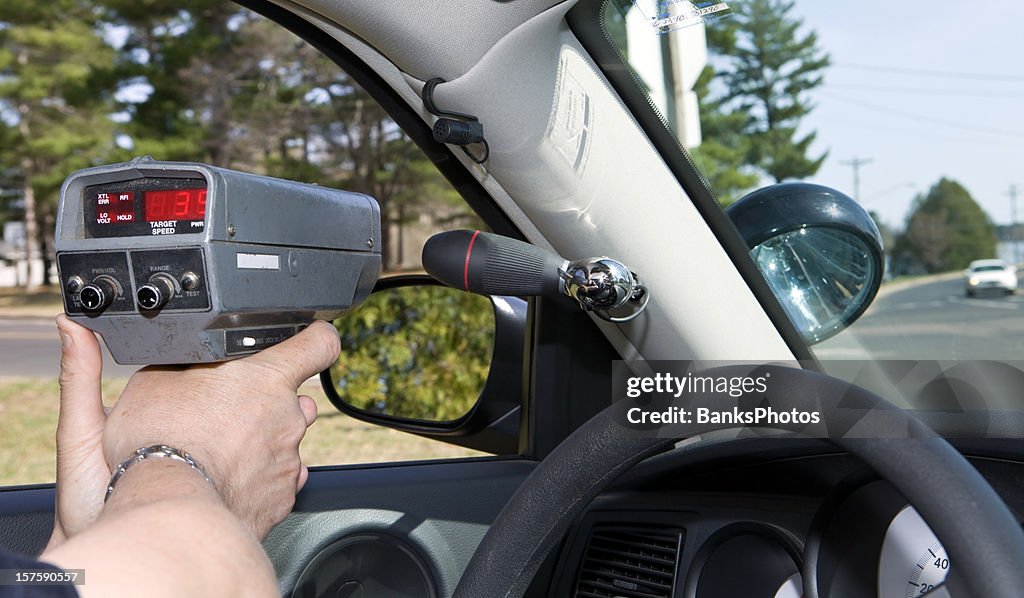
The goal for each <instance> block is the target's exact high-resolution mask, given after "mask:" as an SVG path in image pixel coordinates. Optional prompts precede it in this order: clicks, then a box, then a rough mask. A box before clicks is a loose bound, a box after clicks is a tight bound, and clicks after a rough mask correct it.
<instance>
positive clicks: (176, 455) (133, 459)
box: [103, 444, 217, 502]
mask: <svg viewBox="0 0 1024 598" xmlns="http://www.w3.org/2000/svg"><path fill="white" fill-rule="evenodd" d="M146 459H171V460H172V461H180V462H182V463H184V464H186V465H188V466H189V467H191V468H192V469H194V470H196V471H197V472H198V473H199V475H201V476H203V479H204V480H206V481H207V482H209V483H210V485H211V486H213V488H214V489H216V488H217V485H216V484H214V483H213V480H212V479H211V478H210V475H209V474H208V473H206V469H204V468H203V466H202V465H200V464H199V462H197V461H196V460H195V459H193V458H192V455H190V454H188V453H186V452H185V451H183V450H179V449H176V448H174V447H173V446H167V445H166V444H154V445H153V446H147V447H143V448H140V449H136V450H135V452H134V453H132V455H131V456H130V457H128V458H127V459H125V460H124V461H122V462H121V464H120V465H118V466H117V469H115V470H114V475H112V476H111V477H110V483H109V484H107V495H106V496H105V497H104V498H103V502H107V500H109V499H110V495H111V494H113V493H114V486H115V485H117V482H118V480H120V479H121V478H122V477H123V476H124V473H125V472H126V471H128V468H129V467H131V466H132V465H135V464H136V463H141V462H143V461H145V460H146Z"/></svg>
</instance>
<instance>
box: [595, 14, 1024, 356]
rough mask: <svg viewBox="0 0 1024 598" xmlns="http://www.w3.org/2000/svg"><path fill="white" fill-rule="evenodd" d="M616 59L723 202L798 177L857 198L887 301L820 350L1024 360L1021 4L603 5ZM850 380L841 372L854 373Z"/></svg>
mask: <svg viewBox="0 0 1024 598" xmlns="http://www.w3.org/2000/svg"><path fill="white" fill-rule="evenodd" d="M602 19H603V23H602V27H603V29H604V32H605V35H606V37H607V38H608V39H609V40H610V41H611V42H612V43H613V44H614V45H615V46H617V48H618V49H619V51H620V53H621V55H622V56H623V58H624V60H626V61H627V62H628V63H629V65H630V67H631V68H632V70H633V71H634V73H635V75H636V78H637V80H638V81H639V83H640V84H641V87H643V88H644V89H645V90H646V91H647V93H648V95H649V97H650V100H651V104H652V106H653V107H654V108H655V109H656V110H657V111H658V112H660V114H661V115H662V116H663V120H664V121H665V123H666V125H667V126H668V127H669V129H670V130H671V131H673V132H674V133H675V134H676V136H677V137H678V140H679V142H680V145H681V147H683V148H685V151H686V154H687V155H688V157H689V158H690V160H691V162H692V164H693V165H694V166H695V167H696V168H697V170H698V171H699V172H700V173H701V174H702V175H703V177H704V178H705V179H706V181H707V184H708V186H709V187H710V189H711V191H712V192H713V194H714V195H715V196H716V197H717V199H718V201H719V202H720V203H721V204H722V205H723V207H724V206H728V205H729V204H731V203H732V202H734V201H736V200H737V199H739V198H741V197H743V196H744V195H745V194H747V193H749V192H751V191H752V190H755V189H758V188H762V187H765V186H768V185H771V184H774V183H778V182H784V181H805V182H812V183H818V184H821V185H825V186H828V187H831V188H833V189H837V190H840V191H842V192H843V193H845V194H846V195H848V196H850V197H852V198H853V199H854V200H856V202H858V203H859V204H860V205H861V206H862V207H863V208H864V209H865V210H866V211H868V212H869V213H870V215H871V217H872V218H873V219H874V221H875V223H876V224H877V227H878V229H879V231H880V233H881V237H882V240H883V244H884V250H885V275H884V281H883V284H882V286H881V290H880V292H879V293H878V295H877V297H876V298H875V299H874V301H873V303H872V304H871V306H870V307H869V308H868V309H867V311H866V312H865V313H864V314H863V315H862V316H861V317H860V319H859V320H857V321H856V322H855V323H853V325H852V326H850V327H849V328H847V329H846V330H844V331H843V332H841V333H839V334H838V335H836V336H833V337H832V338H829V339H828V340H825V341H824V342H820V343H818V344H815V345H813V346H812V347H811V350H812V352H813V353H814V355H815V357H816V358H818V359H819V360H820V361H821V362H822V363H823V365H824V367H825V369H826V370H827V371H833V370H836V369H837V368H838V370H843V371H844V372H846V371H847V370H848V369H849V367H848V364H847V365H846V366H838V365H835V364H836V363H838V362H842V361H846V360H863V361H872V362H878V361H879V360H897V359H899V360H902V359H915V360H946V361H949V360H955V361H964V360H985V359H988V360H1004V361H1005V360H1014V359H1018V358H1019V356H1020V355H1021V354H1022V350H1024V295H1021V294H1018V292H1017V281H1016V274H1015V269H1007V270H1004V267H1003V266H1002V265H995V264H991V263H990V264H982V265H979V267H978V268H977V269H976V270H975V271H977V272H995V271H1005V272H1007V273H1008V274H1007V276H1005V277H1003V278H1000V279H998V280H996V279H987V280H978V279H974V278H971V277H969V276H967V275H966V274H965V273H966V269H967V268H968V267H969V266H970V264H971V263H972V262H974V261H976V260H982V259H1000V260H1003V261H1004V262H1006V264H1008V265H1015V266H1018V267H1019V265H1020V264H1021V260H1022V256H1021V253H1022V251H1021V244H1022V243H1021V240H1022V235H1024V231H1022V230H1021V228H1022V227H1021V225H1020V224H1019V223H1018V213H1017V200H1018V197H1019V195H1020V194H1021V193H1022V192H1024V187H1022V185H1024V176H1022V175H1021V170H1020V167H1019V162H1020V155H1021V154H1020V148H1021V143H1022V141H1024V126H1022V125H1019V124H1018V123H1019V122H1020V119H1019V115H1020V113H1021V108H1022V107H1024V69H1021V68H1020V66H1019V61H1017V60H1016V55H1015V54H1014V53H1013V52H1008V51H1007V40H1014V39H1017V38H1018V37H1019V33H1018V32H1017V31H1016V29H1017V24H1018V23H1020V22H1021V21H1022V20H1024V4H1020V3H1001V4H1000V8H999V10H998V15H996V14H995V13H993V12H992V11H981V10H977V9H975V8H974V7H971V6H966V5H965V6H962V7H960V8H959V9H958V10H936V8H935V4H934V3H932V2H926V1H925V0H906V1H904V2H899V3H884V4H883V3H867V4H865V3H860V2H857V3H852V2H817V1H813V0H739V1H736V2H734V1H732V0H729V1H727V2H685V1H683V2H680V1H674V0H672V1H667V0H609V1H608V2H606V4H605V10H604V11H603V13H602ZM844 375H846V374H844Z"/></svg>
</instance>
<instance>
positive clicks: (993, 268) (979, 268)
mask: <svg viewBox="0 0 1024 598" xmlns="http://www.w3.org/2000/svg"><path fill="white" fill-rule="evenodd" d="M1005 270H1006V266H975V267H973V268H971V271H972V272H1003V271H1005Z"/></svg>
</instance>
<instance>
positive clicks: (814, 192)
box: [726, 183, 885, 344]
mask: <svg viewBox="0 0 1024 598" xmlns="http://www.w3.org/2000/svg"><path fill="white" fill-rule="evenodd" d="M726 213H727V214H728V215H729V217H730V218H731V219H732V221H733V223H734V224H735V225H736V228H738V229H739V231H740V234H741V235H742V236H743V239H744V240H745V241H746V243H747V246H748V247H749V248H750V254H751V257H752V258H753V259H754V261H755V262H756V263H757V265H758V267H759V268H760V269H761V273H762V274H763V275H764V277H765V279H766V280H767V281H768V285H769V286H770V287H771V289H772V291H773V292H774V293H775V296H776V297H777V298H778V300H779V302H780V303H781V304H782V307H783V309H785V311H786V314H787V315H788V316H789V318H790V320H792V322H793V324H794V325H795V326H796V328H797V330H799V331H800V334H801V335H802V336H803V338H804V340H806V341H807V342H808V343H809V344H814V343H818V342H821V341H823V340H825V339H827V338H829V337H831V336H834V335H835V334H837V333H839V332H840V331H841V330H843V329H845V328H846V327H848V326H849V325H850V324H852V323H853V322H854V321H856V320H857V318H859V317H860V316H861V314H863V313H864V311H865V310H866V309H867V308H868V306H869V305H871V302H872V300H874V298H875V294H876V293H877V292H878V288H879V287H880V286H881V284H882V276H883V274H884V272H885V257H884V251H883V249H882V236H881V234H880V233H879V232H878V227H877V226H876V225H875V222H874V220H872V219H871V216H870V215H868V213H867V211H865V210H864V208H862V207H861V206H860V205H859V204H858V203H857V202H855V201H854V200H853V199H851V198H850V197H849V196H847V195H845V194H843V193H840V192H839V191H836V190H835V189H831V188H829V187H824V186H822V185H815V184H811V183H781V184H778V185H772V186H770V187H765V188H763V189H758V190H757V191H754V192H752V193H750V194H748V195H746V196H745V197H743V198H742V199H740V200H739V201H737V202H736V203H734V204H732V205H731V206H729V207H728V208H727V210H726Z"/></svg>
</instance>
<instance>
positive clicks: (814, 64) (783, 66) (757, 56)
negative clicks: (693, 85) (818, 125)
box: [708, 0, 830, 182]
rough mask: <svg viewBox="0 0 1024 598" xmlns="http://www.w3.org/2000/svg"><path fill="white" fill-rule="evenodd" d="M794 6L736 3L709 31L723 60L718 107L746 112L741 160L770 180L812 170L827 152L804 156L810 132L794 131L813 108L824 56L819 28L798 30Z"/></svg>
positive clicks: (768, 0) (781, 0) (781, 1)
mask: <svg viewBox="0 0 1024 598" xmlns="http://www.w3.org/2000/svg"><path fill="white" fill-rule="evenodd" d="M792 8H793V2H792V1H791V0H790V1H787V0H751V1H750V2H744V3H739V4H737V5H736V6H735V10H736V14H735V16H734V17H732V18H730V19H727V20H725V21H722V23H723V24H724V26H723V27H721V28H720V29H718V30H714V29H712V30H709V35H708V42H709V46H710V48H711V50H712V51H713V53H715V54H716V55H718V56H719V57H721V58H722V62H724V64H725V65H726V66H725V67H724V68H723V69H722V70H721V72H720V76H719V82H720V83H721V84H722V86H723V87H724V88H725V90H726V91H725V92H724V94H723V95H722V96H721V97H720V99H719V100H720V102H721V104H722V110H723V111H731V112H733V113H740V114H742V115H744V118H743V122H742V123H741V124H740V126H739V128H738V132H739V133H740V134H741V135H743V136H744V137H745V139H746V140H747V144H746V145H747V146H746V148H745V161H746V162H747V163H748V164H750V165H752V166H756V167H757V168H759V169H760V170H762V171H764V172H765V173H766V174H768V175H769V176H771V177H772V178H774V179H775V181H776V182H779V181H783V180H786V179H800V178H806V177H808V176H811V175H813V174H814V173H816V172H817V171H818V169H819V168H820V167H821V165H822V163H823V162H824V161H825V158H826V156H827V152H826V154H823V155H821V156H818V157H810V156H808V151H809V148H810V145H811V144H812V143H813V142H814V139H815V133H813V132H811V133H808V134H806V135H804V136H802V137H798V135H797V129H798V128H799V126H800V122H801V120H802V119H803V117H804V116H806V115H807V114H809V113H810V112H811V110H812V108H813V106H812V104H811V103H810V101H809V100H808V99H807V97H806V93H807V92H808V91H810V90H812V89H815V88H816V87H818V86H820V85H821V84H822V82H823V74H822V71H823V70H824V69H825V68H826V67H828V66H829V64H830V59H829V56H828V54H827V53H825V52H824V51H823V50H821V48H819V47H818V37H817V34H815V33H814V32H813V31H811V32H807V33H804V32H802V31H801V29H802V27H803V21H802V20H801V19H799V18H796V17H793V16H792V15H790V12H791V10H792Z"/></svg>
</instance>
